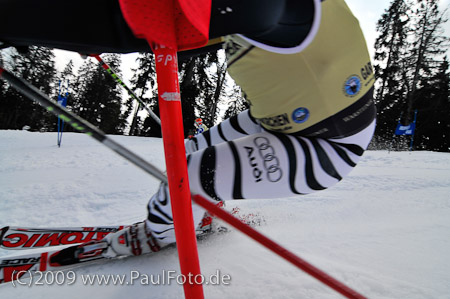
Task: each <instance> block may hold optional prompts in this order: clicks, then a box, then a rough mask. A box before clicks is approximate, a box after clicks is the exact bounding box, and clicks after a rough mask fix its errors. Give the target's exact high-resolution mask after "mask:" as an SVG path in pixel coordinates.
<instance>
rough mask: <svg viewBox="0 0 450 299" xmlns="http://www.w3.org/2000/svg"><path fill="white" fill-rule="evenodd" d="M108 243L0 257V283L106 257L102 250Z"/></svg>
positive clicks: (94, 243)
mask: <svg viewBox="0 0 450 299" xmlns="http://www.w3.org/2000/svg"><path fill="white" fill-rule="evenodd" d="M108 246H109V245H108V243H107V242H106V241H102V240H100V241H99V240H96V241H90V242H88V243H84V244H79V245H72V246H70V247H67V248H64V249H59V250H58V249H52V250H48V251H45V252H40V253H30V254H24V255H17V256H10V257H2V258H0V284H3V283H7V282H12V283H13V284H14V283H15V282H18V281H20V280H21V279H25V278H27V277H31V276H33V275H36V274H37V273H43V272H47V271H64V270H68V269H70V268H74V267H76V266H80V265H81V264H85V263H87V262H92V261H97V260H100V259H105V260H106V259H107V257H106V256H104V255H103V252H104V251H105V250H106V249H107V248H108Z"/></svg>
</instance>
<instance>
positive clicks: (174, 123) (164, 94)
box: [154, 45, 204, 299]
mask: <svg viewBox="0 0 450 299" xmlns="http://www.w3.org/2000/svg"><path fill="white" fill-rule="evenodd" d="M154 54H155V60H156V73H157V81H158V96H159V109H160V110H159V111H160V117H161V128H162V135H163V143H164V153H165V158H166V168H167V179H168V182H169V192H170V198H171V201H172V213H173V219H174V226H175V237H176V240H177V247H178V255H179V261H180V268H181V273H182V274H183V275H184V277H185V278H186V282H185V283H184V285H183V288H184V293H185V297H186V298H187V299H202V298H204V295H203V287H202V285H201V283H198V282H197V279H196V278H198V277H199V275H201V272H200V262H199V259H198V250H197V239H196V235H195V227H194V221H193V215H192V206H191V193H190V189H189V179H188V171H187V163H186V154H185V148H184V130H183V118H182V111H181V99H180V87H179V82H178V63H177V52H176V50H173V49H170V48H165V47H163V46H158V45H157V46H155V47H154ZM198 281H199V282H201V281H202V280H201V279H200V280H198Z"/></svg>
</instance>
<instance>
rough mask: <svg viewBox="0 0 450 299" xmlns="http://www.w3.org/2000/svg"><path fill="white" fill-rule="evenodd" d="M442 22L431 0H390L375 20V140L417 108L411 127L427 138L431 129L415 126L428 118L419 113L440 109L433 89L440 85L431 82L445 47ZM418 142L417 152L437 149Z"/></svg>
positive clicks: (408, 120)
mask: <svg viewBox="0 0 450 299" xmlns="http://www.w3.org/2000/svg"><path fill="white" fill-rule="evenodd" d="M445 22H446V19H445V17H444V14H443V13H440V12H439V9H438V5H437V3H436V2H435V1H432V0H410V1H407V0H404V1H401V0H394V1H392V3H391V6H390V8H389V10H387V11H386V13H385V14H383V16H382V18H381V19H380V21H379V22H378V27H377V29H378V30H379V31H380V36H379V37H378V39H377V41H376V44H375V47H376V50H377V51H376V55H375V60H376V61H377V62H378V64H377V65H376V66H375V70H376V75H377V77H378V80H379V81H378V83H379V84H378V88H377V92H376V103H377V108H378V121H377V123H378V124H377V130H376V135H377V138H379V139H384V140H386V139H388V138H389V135H392V134H393V132H394V129H395V126H396V123H397V121H398V120H400V123H402V124H404V125H407V124H410V123H411V122H412V120H413V117H414V110H415V109H416V108H418V107H419V108H420V109H419V112H418V117H419V119H418V123H417V125H418V132H420V134H421V136H425V137H424V138H428V139H429V137H427V136H431V135H432V134H433V133H431V131H433V130H435V129H436V128H434V127H433V126H429V125H426V126H422V125H421V123H422V124H423V123H424V121H425V122H428V120H427V119H426V118H424V117H432V116H431V114H429V113H422V112H421V110H424V111H428V110H430V109H442V107H441V105H444V106H445V104H444V102H442V100H439V98H438V97H437V95H438V94H440V93H441V92H439V91H438V90H436V88H437V86H440V85H436V84H435V82H437V79H436V78H437V77H436V76H437V75H438V73H441V74H442V67H443V65H442V61H443V57H444V56H443V54H444V53H445V51H446V50H447V49H448V40H449V39H448V37H445V36H444V34H443V31H442V29H441V28H442V25H443V24H444V23H445ZM440 68H441V69H440ZM441 77H442V76H441ZM432 82H434V83H432ZM441 88H442V87H441ZM425 103H426V104H425ZM433 107H434V108H433ZM438 107H440V108H438ZM399 118H400V119H399ZM431 123H433V122H430V123H429V124H431ZM419 128H420V129H419ZM438 131H439V130H438ZM420 138H422V137H419V140H422V141H421V144H422V148H423V149H435V148H437V147H436V146H435V145H431V143H430V142H424V141H423V140H425V139H424V138H422V139H420ZM399 139H400V140H401V138H399Z"/></svg>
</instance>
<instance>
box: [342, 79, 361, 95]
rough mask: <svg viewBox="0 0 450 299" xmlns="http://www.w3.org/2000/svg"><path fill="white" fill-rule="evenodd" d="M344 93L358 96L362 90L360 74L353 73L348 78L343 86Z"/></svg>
mask: <svg viewBox="0 0 450 299" xmlns="http://www.w3.org/2000/svg"><path fill="white" fill-rule="evenodd" d="M343 90H344V93H345V95H346V96H348V97H354V96H356V95H357V94H358V93H359V91H360V90H361V79H360V78H359V76H358V75H352V76H350V77H348V78H347V80H346V81H345V83H344V87H343Z"/></svg>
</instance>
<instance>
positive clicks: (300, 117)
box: [292, 107, 309, 124]
mask: <svg viewBox="0 0 450 299" xmlns="http://www.w3.org/2000/svg"><path fill="white" fill-rule="evenodd" d="M308 118H309V110H308V109H306V108H304V107H300V108H297V109H295V110H294V112H292V120H293V121H294V122H296V123H298V124H301V123H304V122H305V121H307V120H308Z"/></svg>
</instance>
